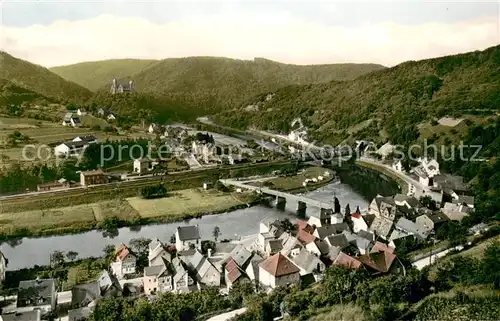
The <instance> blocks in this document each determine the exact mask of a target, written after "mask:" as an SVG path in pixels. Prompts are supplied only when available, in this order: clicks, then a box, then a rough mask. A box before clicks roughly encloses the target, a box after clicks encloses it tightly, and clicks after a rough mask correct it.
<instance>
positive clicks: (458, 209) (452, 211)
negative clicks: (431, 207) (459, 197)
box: [441, 202, 472, 221]
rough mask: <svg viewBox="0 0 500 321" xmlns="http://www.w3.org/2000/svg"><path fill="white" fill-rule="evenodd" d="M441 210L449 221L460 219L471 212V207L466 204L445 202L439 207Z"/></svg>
mask: <svg viewBox="0 0 500 321" xmlns="http://www.w3.org/2000/svg"><path fill="white" fill-rule="evenodd" d="M441 212H443V213H444V215H446V216H447V217H448V219H450V220H451V221H461V220H462V219H463V218H464V217H466V216H468V215H469V213H471V212H472V209H471V208H470V207H468V206H467V205H462V204H453V203H449V202H446V203H445V204H444V206H443V207H442V208H441Z"/></svg>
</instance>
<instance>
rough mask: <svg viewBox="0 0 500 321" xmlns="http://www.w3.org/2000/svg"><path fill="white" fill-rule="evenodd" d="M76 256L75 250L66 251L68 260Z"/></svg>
mask: <svg viewBox="0 0 500 321" xmlns="http://www.w3.org/2000/svg"><path fill="white" fill-rule="evenodd" d="M77 256H78V252H75V251H69V252H68V253H66V258H67V259H68V260H70V261H71V262H73V261H74V260H76V258H77Z"/></svg>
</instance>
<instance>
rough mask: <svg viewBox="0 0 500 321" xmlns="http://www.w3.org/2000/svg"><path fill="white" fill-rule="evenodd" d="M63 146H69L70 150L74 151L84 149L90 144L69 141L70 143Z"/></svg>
mask: <svg viewBox="0 0 500 321" xmlns="http://www.w3.org/2000/svg"><path fill="white" fill-rule="evenodd" d="M63 144H64V145H66V146H68V147H69V148H70V149H73V148H82V147H84V146H85V145H88V142H87V141H77V142H73V141H68V142H64V143H63Z"/></svg>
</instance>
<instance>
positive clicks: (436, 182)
mask: <svg viewBox="0 0 500 321" xmlns="http://www.w3.org/2000/svg"><path fill="white" fill-rule="evenodd" d="M418 162H419V165H418V166H416V167H414V168H412V169H411V170H410V172H409V173H407V174H409V176H410V177H412V178H413V179H414V180H417V181H418V182H419V183H420V184H421V185H422V186H423V187H424V188H428V192H427V195H428V196H429V197H431V199H433V200H434V201H435V202H436V204H437V205H438V206H440V207H441V211H442V212H443V213H445V214H446V215H447V216H448V217H450V219H451V220H457V221H459V220H461V219H462V218H463V217H465V216H467V215H469V214H470V213H471V212H472V211H473V209H474V196H472V195H470V187H469V185H468V184H467V183H465V182H464V178H463V177H461V176H456V175H451V174H446V173H441V171H440V169H439V163H438V162H437V161H436V160H435V159H430V158H419V159H418ZM392 168H393V169H394V170H396V171H398V172H400V173H405V170H404V168H403V167H402V164H401V161H400V160H396V161H394V162H393V164H392ZM413 191H415V186H411V184H410V186H409V191H408V194H409V195H412V192H413Z"/></svg>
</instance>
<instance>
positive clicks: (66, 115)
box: [64, 113, 73, 121]
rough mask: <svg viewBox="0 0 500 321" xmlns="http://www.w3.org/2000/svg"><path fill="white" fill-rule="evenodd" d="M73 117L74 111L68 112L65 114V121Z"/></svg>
mask: <svg viewBox="0 0 500 321" xmlns="http://www.w3.org/2000/svg"><path fill="white" fill-rule="evenodd" d="M71 117H73V113H66V114H65V115H64V120H65V121H69V120H70V119H71Z"/></svg>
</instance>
